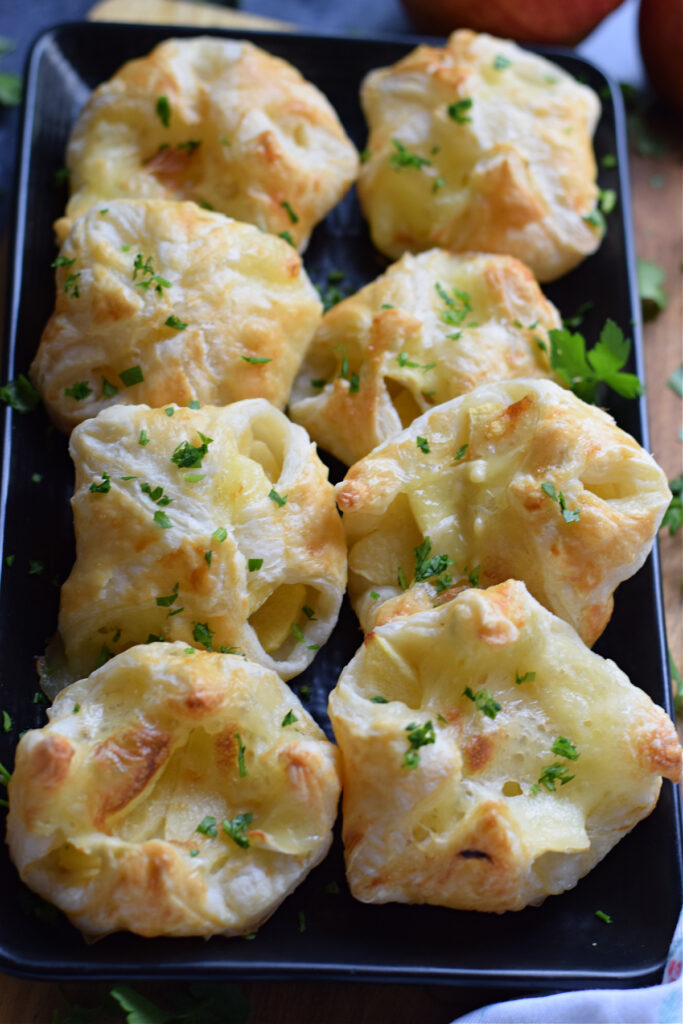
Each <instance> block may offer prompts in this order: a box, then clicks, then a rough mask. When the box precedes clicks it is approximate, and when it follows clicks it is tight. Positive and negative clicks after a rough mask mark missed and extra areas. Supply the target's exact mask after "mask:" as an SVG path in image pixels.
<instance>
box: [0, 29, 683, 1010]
mask: <svg viewBox="0 0 683 1024" xmlns="http://www.w3.org/2000/svg"><path fill="white" fill-rule="evenodd" d="M196 34H197V32H196V30H190V29H180V28H172V29H170V28H168V27H165V28H162V27H153V26H140V25H136V26H132V25H130V26H128V25H103V24H88V23H79V24H72V25H64V26H59V27H57V28H55V29H53V30H51V31H49V32H47V33H46V34H44V35H43V36H42V37H41V38H40V39H39V40H38V41H37V43H36V44H35V46H34V49H33V52H32V56H31V59H30V64H29V69H28V78H27V83H26V96H25V109H24V124H23V138H22V146H21V157H20V167H19V174H18V182H17V192H16V211H15V217H16V224H15V232H14V255H13V266H12V278H11V287H10V292H9V303H8V319H7V325H6V334H5V344H4V353H3V368H2V380H3V381H5V380H8V379H12V378H14V377H16V376H17V375H18V374H19V373H21V372H26V370H27V368H28V365H29V363H30V361H31V359H32V357H33V355H34V353H35V350H36V347H37V345H38V341H39V338H40V334H41V331H42V329H43V326H44V324H45V322H46V320H47V318H48V316H49V315H50V313H51V311H52V306H53V296H54V280H53V271H52V270H51V269H50V263H51V261H52V259H53V258H54V256H55V249H54V245H53V236H52V229H51V225H52V222H53V221H54V219H55V218H56V217H57V216H59V215H60V214H61V213H62V211H63V208H64V204H65V201H66V189H65V187H64V186H61V187H60V186H58V185H56V184H55V172H56V171H58V169H59V168H61V167H62V166H63V163H64V150H65V145H66V141H67V137H68V134H69V131H70V129H71V126H72V124H73V121H74V119H75V117H76V115H77V113H78V112H79V110H80V108H81V107H82V105H83V103H84V102H85V100H86V99H87V97H88V94H89V92H90V90H91V89H92V88H93V87H94V86H95V85H97V84H98V83H99V82H101V81H103V80H105V79H106V78H108V77H109V76H111V75H112V74H113V73H114V71H115V70H116V69H117V68H118V67H119V66H120V65H121V64H122V63H123V62H124V61H126V60H128V59H130V58H133V57H136V56H141V55H143V54H145V53H147V52H148V51H149V50H150V49H151V48H152V47H153V46H154V45H155V44H156V43H158V42H159V41H161V40H162V39H164V38H167V37H168V36H169V35H175V36H184V35H196ZM211 34H215V35H223V36H230V37H235V36H237V37H240V38H249V39H251V40H252V41H254V42H256V43H257V44H258V45H260V46H262V47H263V48H264V49H266V50H269V51H271V52H272V53H275V54H277V55H279V56H281V57H284V58H286V59H288V60H290V61H291V62H292V63H293V64H295V65H296V66H297V67H299V68H300V70H301V71H302V72H303V73H304V75H305V76H306V77H307V78H309V79H310V80H312V81H313V82H315V83H316V84H317V85H318V86H319V87H320V88H321V89H322V90H323V92H324V93H326V95H327V96H328V97H329V99H330V100H331V102H332V104H333V105H334V107H335V108H336V110H337V111H338V113H339V115H340V117H341V119H342V121H343V122H344V124H345V126H346V128H347V130H348V132H349V134H350V135H351V137H352V139H353V140H354V142H355V143H356V145H357V146H358V147H359V148H363V146H364V145H365V124H364V120H363V116H362V113H361V110H360V106H359V102H358V86H359V84H360V81H361V79H362V77H363V75H364V74H365V73H366V72H367V71H369V70H371V69H372V68H375V67H380V66H384V65H387V64H391V63H393V62H394V61H396V60H397V59H398V58H400V57H401V56H403V55H404V54H405V53H406V52H408V51H409V50H410V49H411V48H412V47H413V45H415V43H416V42H417V40H414V39H401V40H397V39H377V40H368V39H356V38H344V39H340V38H332V37H325V36H305V35H294V34H292V35H289V34H286V35H285V34H272V33H253V32H249V33H248V32H240V33H234V32H220V31H216V32H212V33H211ZM544 52H545V53H546V54H547V55H548V56H550V57H551V58H552V59H555V60H557V62H558V63H559V64H561V65H562V66H563V67H564V68H566V69H567V70H569V71H570V72H572V73H573V74H575V75H576V76H577V77H579V78H581V79H582V80H584V81H586V82H587V83H588V84H589V85H591V86H592V87H593V88H594V89H596V91H597V92H598V93H599V94H600V95H601V97H602V99H603V115H602V119H601V121H600V124H599V127H598V131H597V136H596V151H597V155H598V160H599V159H600V157H601V156H604V155H605V154H607V153H614V154H616V155H617V157H618V166H617V167H616V168H610V169H608V170H601V172H600V184H601V185H602V186H603V187H609V188H614V189H616V191H617V193H618V196H619V204H618V207H617V209H616V210H615V211H614V212H613V213H611V214H610V215H609V217H608V231H607V236H606V238H605V240H604V242H603V244H602V246H601V248H600V249H599V251H598V252H597V253H596V254H595V255H594V256H592V257H591V258H590V259H588V260H586V261H585V262H584V263H583V264H582V265H581V266H579V267H578V268H577V269H576V270H574V271H573V272H572V273H571V274H569V275H568V276H566V277H565V278H563V279H562V280H561V281H558V282H556V283H554V284H552V285H549V286H547V287H546V288H545V291H546V292H547V294H548V295H549V297H550V298H551V299H552V300H553V301H554V302H555V303H556V304H557V305H558V307H559V309H560V311H561V312H562V313H563V314H564V315H565V316H567V315H569V314H572V313H574V312H575V311H576V309H577V307H579V306H580V305H581V304H582V303H583V302H585V301H586V300H592V301H593V302H594V307H593V308H592V309H591V310H590V312H589V313H588V314H587V315H586V317H585V320H584V323H583V326H582V328H581V329H582V330H583V331H584V332H585V334H586V336H587V337H588V338H589V339H591V340H594V339H595V338H596V336H597V333H598V331H599V329H600V327H601V326H602V324H603V323H604V320H605V318H606V317H608V316H609V317H612V318H613V319H614V320H616V322H617V323H618V324H620V326H621V327H622V328H623V329H624V331H625V332H626V333H627V334H628V333H630V331H631V328H632V332H633V334H634V335H635V338H634V340H635V351H634V358H633V360H632V365H631V366H630V367H629V368H630V369H632V370H633V369H634V370H635V371H636V372H637V373H638V374H639V375H640V376H641V378H642V377H643V358H642V351H641V344H640V339H641V324H640V312H639V304H638V301H637V292H636V290H635V268H634V254H633V242H632V237H631V229H630V224H629V220H628V210H629V207H630V200H629V191H628V178H627V173H626V167H627V153H626V144H625V133H624V117H623V110H622V106H621V99H620V96H619V94H618V90H616V92H615V90H614V89H613V87H612V86H611V85H610V83H609V82H608V81H607V80H606V79H605V77H604V76H603V75H602V74H601V73H600V72H599V71H598V70H597V69H596V68H594V67H592V66H591V65H590V64H587V63H586V62H585V61H583V60H581V59H579V58H577V57H576V56H574V55H573V54H571V53H568V52H561V51H549V50H548V51H544ZM305 262H306V267H307V269H308V272H309V274H310V276H311V277H312V279H313V280H314V281H316V282H319V283H323V284H324V282H325V280H326V277H327V273H328V272H329V271H331V270H338V269H342V270H344V271H345V272H346V278H345V280H344V282H343V285H344V286H348V287H349V288H350V289H355V288H357V287H359V286H361V285H362V284H365V283H366V282H367V281H368V280H370V279H372V278H373V277H375V276H377V275H378V274H379V273H380V272H381V271H382V269H383V263H382V261H381V259H380V258H379V257H378V256H377V255H376V253H375V252H374V251H373V248H372V246H371V244H370V242H369V239H368V235H367V231H366V228H365V226H364V224H363V221H362V218H361V215H360V211H359V207H358V204H357V201H356V198H355V195H354V194H353V193H352V194H351V195H349V196H348V197H347V198H346V199H345V200H344V202H343V203H341V204H340V206H339V207H338V208H337V209H335V210H334V211H333V212H332V213H331V214H330V216H329V217H328V218H327V220H326V221H325V222H324V223H323V224H322V225H321V226H320V227H319V228H318V229H317V230H316V231H315V233H314V236H313V239H312V241H311V244H310V247H309V249H308V251H307V253H306V255H305ZM610 403H611V407H610V409H611V412H612V413H613V414H614V415H615V416H616V418H617V420H618V422H619V423H620V425H621V426H622V427H623V428H624V429H626V430H628V431H629V432H630V433H632V434H634V435H635V437H636V438H637V439H638V440H639V441H640V442H641V443H642V444H644V445H645V446H646V447H647V445H648V438H647V423H646V411H645V404H644V400H640V401H627V400H625V399H621V398H619V397H618V396H615V395H610ZM0 419H4V434H3V441H2V445H3V447H2V452H3V462H2V477H1V480H0V545H2V547H1V548H0V554H1V555H2V558H1V561H0V565H1V567H2V576H1V579H0V651H1V652H2V663H1V666H0V709H4V710H6V711H7V712H8V713H9V714H10V716H11V718H12V722H13V728H12V730H11V731H10V732H9V733H7V734H1V733H0V761H2V762H3V763H4V764H5V765H6V766H7V767H8V768H10V769H11V765H12V761H13V751H14V747H15V745H16V742H17V737H18V734H19V732H20V731H21V730H24V729H28V728H32V727H35V726H37V725H40V724H42V723H43V722H44V720H45V717H44V710H43V708H42V707H41V705H40V704H38V703H35V702H34V695H35V694H36V692H37V691H38V680H37V676H36V673H35V668H34V659H35V657H36V656H38V655H40V654H41V653H42V652H43V650H44V648H45V644H46V641H47V639H48V638H49V637H50V636H51V635H52V633H53V632H54V630H55V628H56V623H57V610H58V601H59V585H60V584H61V582H62V581H63V580H64V579H65V578H66V576H67V575H68V573H69V571H70V569H71V565H72V562H73V558H74V544H73V534H72V523H71V513H70V509H69V498H70V494H71V488H72V481H73V476H72V469H71V464H70V461H69V458H68V454H67V446H66V440H65V439H64V438H63V437H62V436H61V435H58V434H57V433H56V432H55V431H54V430H53V428H51V427H50V425H49V423H48V420H47V418H46V416H45V413H44V411H43V410H42V408H40V409H38V410H36V411H35V412H33V413H31V414H27V415H19V414H16V413H14V412H13V411H12V410H10V409H6V410H5V411H4V413H0ZM342 472H343V468H342V467H340V466H339V464H331V475H332V477H333V479H334V478H339V477H340V476H341V475H342ZM35 474H40V477H41V479H40V481H39V482H36V480H34V475H35ZM7 556H11V557H10V562H11V565H8V564H7V561H6V559H7ZM37 563H40V565H41V566H42V571H38V569H39V566H38V565H37ZM32 569H33V571H31V570H32ZM662 621H663V620H662V607H661V595H660V580H659V568H658V561H657V554H656V551H655V552H654V553H653V555H652V556H651V557H650V559H648V562H647V564H646V566H645V567H644V568H643V569H642V570H641V571H640V572H639V573H638V574H637V576H635V577H634V578H633V579H632V580H630V581H629V582H627V583H625V584H624V585H623V586H622V587H621V588H620V589H619V591H618V593H617V596H616V608H615V612H614V616H613V619H612V621H611V623H610V625H609V627H608V629H607V631H606V632H605V634H604V636H603V637H602V638H601V640H600V642H599V644H598V646H597V650H598V651H599V653H600V654H602V655H603V656H606V657H611V658H613V659H614V660H615V661H616V662H617V663H618V664H619V665H620V666H621V667H622V668H623V669H624V670H625V671H626V672H627V674H628V675H629V676H630V677H631V679H632V681H633V682H634V683H636V684H638V685H639V686H641V687H643V689H645V690H646V691H647V692H648V693H649V694H650V695H651V696H652V697H653V698H654V700H656V701H657V702H659V703H660V704H663V705H664V706H665V707H666V708H667V710H668V712H669V714H672V707H671V696H670V688H669V683H668V677H667V670H666V646H665V640H664V633H663V625H662ZM360 639H361V635H360V633H359V632H358V627H357V623H356V621H355V618H354V616H353V615H352V613H351V612H350V610H349V608H348V606H346V605H345V607H344V610H343V613H342V617H341V619H340V623H339V625H338V627H337V628H336V630H335V632H334V634H333V636H332V638H331V640H330V641H329V643H328V644H327V645H326V646H325V647H324V649H323V650H322V651H321V652H320V654H319V655H318V657H317V658H316V661H315V662H314V664H313V665H312V666H311V668H310V669H309V670H308V672H307V673H306V674H305V675H304V676H303V677H300V678H299V679H297V680H294V681H293V687H294V688H295V689H296V690H299V689H300V686H301V684H302V683H307V684H308V685H309V686H310V687H311V696H310V699H309V700H308V701H307V703H308V706H309V708H310V709H311V710H312V712H313V713H314V714H315V715H316V717H317V719H318V720H319V721H320V723H321V724H322V725H323V726H324V727H325V728H326V729H327V730H328V732H329V721H328V720H327V715H326V710H325V709H326V702H327V693H328V691H329V689H330V688H331V687H332V686H333V685H334V683H335V681H336V679H337V676H338V674H339V672H340V670H341V668H342V666H343V665H344V664H345V663H346V662H347V661H348V660H349V659H350V658H351V656H352V654H353V653H354V651H355V650H356V648H357V646H358V645H359V643H360ZM680 849H681V824H680V809H679V805H678V800H677V794H676V790H675V789H674V787H673V786H672V785H671V784H670V783H668V782H665V783H664V786H663V789H662V795H661V798H660V800H659V803H658V805H657V808H656V810H655V811H654V812H653V814H652V815H651V816H650V817H649V818H648V819H647V820H646V821H644V822H642V823H641V824H640V825H638V826H637V827H636V829H635V830H634V832H633V833H631V834H630V835H629V836H627V837H626V838H625V839H623V841H622V842H621V843H620V844H619V845H618V846H617V847H616V848H615V849H614V850H613V851H612V852H611V853H610V854H609V855H608V856H607V858H606V859H605V860H604V861H603V862H602V864H600V865H598V867H596V868H595V870H594V871H592V872H591V874H589V875H588V876H587V877H586V878H585V879H583V880H582V881H581V882H580V883H579V884H578V886H577V887H576V888H575V889H573V890H572V891H571V892H568V893H566V894H564V895H561V896H555V897H551V898H549V899H548V900H546V902H545V903H544V904H543V905H542V906H541V907H538V908H528V909H526V910H523V911H521V912H519V913H508V914H505V915H502V916H497V915H488V914H475V913H464V912H456V911H451V910H446V909H442V908H438V907H426V906H402V905H398V904H390V905H386V906H378V907H373V906H365V905H363V904H361V903H358V902H356V901H354V900H353V899H352V898H351V896H350V895H349V893H348V890H347V888H346V886H345V882H344V870H343V858H342V848H341V840H340V838H339V834H338V833H337V837H336V840H335V844H334V846H333V848H332V851H331V853H330V855H329V857H328V858H327V860H326V861H325V862H324V863H323V864H322V865H320V866H319V867H318V868H317V869H316V870H315V871H314V872H313V873H312V874H311V875H310V876H309V878H308V879H307V880H306V881H305V882H304V883H303V885H302V886H301V887H300V888H299V889H297V890H296V891H295V892H294V893H293V894H292V895H291V896H290V897H289V898H288V899H287V900H286V901H285V903H284V904H283V905H282V906H281V907H280V908H279V910H278V911H277V912H276V913H275V915H274V916H273V917H272V918H271V920H270V921H268V922H267V923H266V924H265V925H264V926H263V927H262V928H261V930H260V931H259V933H258V935H257V937H256V938H255V939H254V940H253V941H245V940H243V939H223V938H221V937H217V938H213V939H211V940H210V941H209V942H204V941H202V940H200V939H142V938H139V937H137V936H132V935H128V934H123V933H119V934H116V935H112V936H109V937H108V938H106V939H103V940H101V941H100V942H97V943H96V944H95V945H92V946H86V944H85V943H84V941H83V939H82V938H81V936H80V934H79V933H78V932H77V931H76V930H75V929H74V928H72V927H71V926H70V925H69V924H68V922H67V921H66V919H65V918H64V917H63V916H62V915H61V914H58V913H56V912H51V908H49V907H48V906H47V905H46V904H43V903H42V902H41V901H39V900H38V899H37V897H35V896H34V895H33V894H31V893H29V892H28V890H27V889H25V888H24V886H23V885H22V884H21V883H20V882H19V879H18V876H17V873H16V870H15V868H14V867H13V865H12V864H11V863H10V861H9V858H8V856H7V851H6V847H5V846H4V845H3V846H2V847H1V848H0V906H1V907H2V912H1V913H0V970H3V971H7V972H10V973H14V974H18V975H22V976H26V977H34V978H60V979H61V978H64V979H66V978H73V979H78V980H81V981H83V980H91V979H114V978H127V979H143V978H169V979H179V978H187V979H190V978H192V979H218V978H221V979H225V978H226V977H232V978H279V979H295V978H298V979H305V978H309V979H326V978H327V979H329V978H336V979H361V980H381V981H393V982H406V981H414V982H421V983H426V982H441V983H451V984H453V983H458V984H473V985H485V986H489V987H492V986H505V987H519V988H525V989H527V990H529V989H553V988H555V989H563V988H565V989H569V988H584V987H594V986H627V985H645V984H651V983H653V982H656V981H658V980H659V979H660V977H661V971H662V969H663V965H664V962H665V959H666V954H667V950H668V945H669V940H670V938H671V935H672V933H673V930H674V926H675V923H676V918H677V915H678V911H679V908H680V906H681V891H682V886H681V874H682V872H681V859H680ZM330 882H336V883H337V885H338V887H339V890H340V892H339V894H333V893H330V892H328V891H327V889H328V887H329V883H330ZM598 909H601V910H603V911H606V912H607V913H609V914H610V915H611V916H612V918H613V921H614V923H613V924H612V925H611V926H609V925H606V924H604V923H603V922H602V921H601V920H599V919H598V918H596V916H595V911H596V910H598ZM300 911H303V913H304V914H305V916H306V922H307V929H306V931H305V932H300V931H299V929H298V917H299V912H300Z"/></svg>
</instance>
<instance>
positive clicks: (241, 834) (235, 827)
mask: <svg viewBox="0 0 683 1024" xmlns="http://www.w3.org/2000/svg"><path fill="white" fill-rule="evenodd" d="M253 820H254V815H253V814H252V813H251V811H248V812H247V813H246V814H237V815H235V817H234V818H230V820H229V821H228V820H227V819H224V820H223V831H224V832H225V834H226V835H228V836H230V838H231V839H232V841H233V842H234V843H237V845H238V846H241V847H242V849H243V850H248V849H249V839H248V837H247V831H246V830H247V828H248V826H249V825H251V823H252V821H253Z"/></svg>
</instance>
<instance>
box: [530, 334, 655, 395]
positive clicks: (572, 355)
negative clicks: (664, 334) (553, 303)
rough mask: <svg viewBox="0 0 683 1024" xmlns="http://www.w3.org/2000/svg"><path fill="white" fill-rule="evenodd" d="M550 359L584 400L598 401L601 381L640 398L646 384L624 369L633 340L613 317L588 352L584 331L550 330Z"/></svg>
mask: <svg viewBox="0 0 683 1024" xmlns="http://www.w3.org/2000/svg"><path fill="white" fill-rule="evenodd" d="M548 335H549V337H550V344H551V354H550V362H551V365H552V367H553V369H554V370H555V371H556V372H557V374H558V375H559V376H560V377H561V378H562V379H563V380H564V382H565V383H566V384H568V385H569V386H570V387H571V389H572V391H573V392H574V394H575V395H578V397H579V398H582V399H583V401H584V402H594V401H595V397H596V393H597V387H598V384H599V383H601V382H602V383H605V384H607V385H608V386H609V387H611V388H612V390H613V391H616V392H617V394H619V395H623V396H624V398H636V397H637V396H638V395H640V394H642V390H643V386H642V384H641V383H640V381H639V380H638V378H637V377H636V375H635V374H633V373H622V372H621V368H622V366H624V365H625V364H626V362H627V361H628V357H629V354H630V351H631V342H630V341H629V339H628V338H624V335H623V332H622V331H621V329H620V328H619V327H618V326H617V324H615V323H614V321H613V320H607V321H606V322H605V326H604V327H603V328H602V331H601V332H600V340H599V341H598V342H597V343H596V344H595V345H594V346H593V348H592V349H590V350H589V351H588V352H586V342H585V339H584V337H583V335H581V334H571V333H570V331H568V330H562V331H558V330H550V331H549V332H548Z"/></svg>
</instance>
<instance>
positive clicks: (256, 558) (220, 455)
mask: <svg viewBox="0 0 683 1024" xmlns="http://www.w3.org/2000/svg"><path fill="white" fill-rule="evenodd" d="M70 450H71V456H72V458H73V460H74V464H75V472H76V481H75V489H74V496H73V499H72V507H73V514H74V529H75V534H76V562H75V565H74V567H73V569H72V571H71V574H70V576H69V578H68V579H67V580H66V582H65V583H64V585H63V587H62V593H61V604H60V612H59V632H60V635H61V638H62V641H63V644H64V649H65V653H66V660H67V666H68V673H69V675H70V679H71V680H74V679H79V678H81V677H82V676H85V675H87V674H88V673H89V672H91V671H92V670H93V669H94V668H95V667H96V666H97V665H98V664H102V661H103V660H106V659H107V658H108V657H110V656H111V655H112V654H115V653H117V652H119V651H121V650H123V649H125V648H128V647H130V646H131V645H133V644H136V643H144V642H145V641H146V640H148V639H150V638H151V639H164V640H180V641H182V642H183V643H185V644H192V645H194V646H198V647H200V648H206V649H208V650H216V651H220V650H228V651H229V652H233V651H238V652H241V653H242V654H243V655H245V656H246V657H247V658H249V659H254V660H255V661H258V662H260V663H261V664H263V665H265V666H266V667H267V668H270V669H274V670H275V671H277V672H278V673H279V674H280V675H281V676H282V677H283V678H285V679H287V678H289V677H290V676H294V675H297V674H298V673H299V672H302V671H303V670H304V669H305V668H306V666H307V665H308V664H310V662H311V661H312V660H313V658H314V656H315V652H316V651H317V650H318V648H319V647H320V645H321V644H323V643H325V641H326V640H327V638H328V637H329V635H330V633H331V632H332V629H333V627H334V624H335V622H336V621H337V615H338V613H339V607H340V605H341V600H342V596H343V593H344V587H345V584H346V547H345V543H344V534H343V529H342V526H341V521H340V519H339V515H338V513H337V510H336V508H335V503H334V490H333V488H332V485H331V484H329V483H328V481H327V467H326V466H324V465H323V463H322V462H321V461H320V459H319V458H318V456H317V454H316V451H315V446H314V445H313V444H311V442H310V440H309V438H308V436H307V434H306V432H305V431H304V430H303V429H302V428H301V427H298V426H296V425H295V424H293V423H291V422H290V421H289V420H288V419H287V417H286V416H285V415H284V414H283V413H281V412H278V410H277V409H274V408H273V406H271V405H269V404H268V402H266V401H264V400H263V399H253V400H251V401H244V402H236V403H235V404H234V405H231V406H228V407H227V408H225V409H217V408H212V407H209V406H207V407H203V408H201V409H198V410H194V409H179V408H177V407H176V406H169V407H168V408H167V409H149V408H148V407H147V406H116V407H114V408H112V409H107V410H105V411H104V412H102V413H100V415H99V416H97V417H95V418H94V419H91V420H88V421H86V422H85V423H83V424H82V425H81V426H80V427H77V428H76V430H75V431H74V432H73V434H72V436H71V447H70Z"/></svg>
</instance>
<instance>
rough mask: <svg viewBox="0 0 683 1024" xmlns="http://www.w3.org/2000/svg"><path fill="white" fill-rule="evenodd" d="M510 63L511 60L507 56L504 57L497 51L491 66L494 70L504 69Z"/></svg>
mask: <svg viewBox="0 0 683 1024" xmlns="http://www.w3.org/2000/svg"><path fill="white" fill-rule="evenodd" d="M511 64H512V61H511V60H510V59H509V58H508V57H504V56H503V54H502V53H497V54H496V56H495V57H494V58H493V66H494V68H495V69H496V71H505V69H506V68H509V67H510V65H511Z"/></svg>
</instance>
